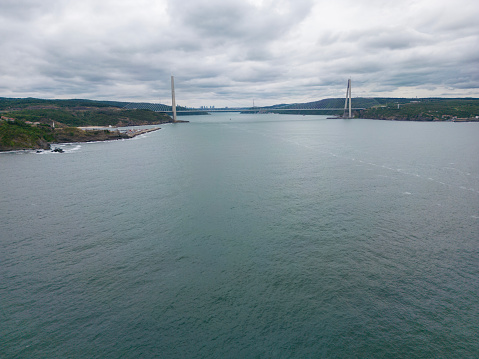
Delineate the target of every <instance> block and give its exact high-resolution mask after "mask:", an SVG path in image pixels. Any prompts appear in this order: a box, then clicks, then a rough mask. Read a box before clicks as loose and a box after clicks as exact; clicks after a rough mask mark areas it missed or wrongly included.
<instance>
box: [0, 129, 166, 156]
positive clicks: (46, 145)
mask: <svg viewBox="0 0 479 359" xmlns="http://www.w3.org/2000/svg"><path fill="white" fill-rule="evenodd" d="M160 129H161V127H155V128H143V129H128V130H126V131H124V132H122V131H120V130H118V129H115V130H110V129H107V128H105V127H102V126H89V127H88V129H83V128H81V127H72V128H68V129H58V130H56V132H57V133H56V136H55V138H54V139H53V140H52V141H46V140H44V139H39V140H37V141H36V142H35V143H31V144H29V145H24V144H23V145H11V146H3V147H1V146H0V152H12V151H29V150H44V151H49V150H51V151H54V150H55V148H53V147H52V146H54V145H61V144H66V143H88V142H104V141H114V140H126V139H131V138H134V137H136V136H139V135H143V134H146V133H150V132H154V131H157V130H160Z"/></svg>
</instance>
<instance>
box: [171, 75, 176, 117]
mask: <svg viewBox="0 0 479 359" xmlns="http://www.w3.org/2000/svg"><path fill="white" fill-rule="evenodd" d="M171 110H172V111H173V122H176V99H175V77H174V76H173V75H171Z"/></svg>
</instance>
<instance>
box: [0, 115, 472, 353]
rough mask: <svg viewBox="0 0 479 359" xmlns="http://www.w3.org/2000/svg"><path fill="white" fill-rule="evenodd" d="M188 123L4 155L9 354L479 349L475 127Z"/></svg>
mask: <svg viewBox="0 0 479 359" xmlns="http://www.w3.org/2000/svg"><path fill="white" fill-rule="evenodd" d="M187 119H189V120H190V123H178V124H170V125H163V126H162V127H163V128H162V129H161V130H159V131H156V132H152V133H149V134H147V135H143V136H139V137H136V138H134V139H131V140H123V141H113V142H103V143H88V144H87V143H83V144H67V145H61V147H62V148H63V149H64V150H65V153H51V152H47V151H46V152H43V153H36V152H35V151H24V152H11V153H2V154H0V183H1V192H0V201H1V205H0V218H1V221H0V357H2V358H87V357H102V358H152V357H164V358H204V357H213V358H239V357H259V358H262V357H272V358H290V357H298V358H299V357H301V358H302V357H310V358H313V357H334V358H351V357H357V358H384V357H402V358H412V357H415V358H431V357H435V358H441V357H442V358H466V357H469V358H472V357H479V346H478V345H477V343H479V330H478V318H479V304H478V303H479V281H478V277H479V245H478V244H479V160H478V159H477V154H478V153H479V141H477V139H478V138H479V123H418V122H391V121H374V120H365V119H351V120H342V119H336V120H334V119H333V120H332V119H326V117H325V116H294V115H271V114H268V115H251V114H250V115H243V114H236V113H226V114H213V115H209V116H192V117H190V118H187Z"/></svg>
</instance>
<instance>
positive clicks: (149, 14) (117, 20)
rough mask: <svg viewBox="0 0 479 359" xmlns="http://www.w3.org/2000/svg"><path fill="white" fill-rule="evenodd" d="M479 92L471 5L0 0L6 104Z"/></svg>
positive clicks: (259, 101) (363, 0) (195, 103)
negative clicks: (172, 85)
mask: <svg viewBox="0 0 479 359" xmlns="http://www.w3.org/2000/svg"><path fill="white" fill-rule="evenodd" d="M171 75H174V76H175V88H176V102H177V104H179V105H182V106H190V107H199V106H216V107H224V106H226V107H235V106H252V104H253V101H254V103H255V105H256V106H268V105H273V104H279V103H297V102H310V101H316V100H320V99H324V98H331V97H344V96H345V94H346V87H347V81H348V78H351V79H352V96H353V97H416V96H417V97H433V96H440V97H479V1H477V0H454V1H451V0H394V1H390V0H334V1H333V0H324V1H323V0H276V1H273V0H81V1H79V0H74V1H73V0H0V97H36V98H47V99H54V98H55V99H62V98H63V99H69V98H85V99H94V100H116V101H134V102H153V103H164V104H171V94H170V78H171Z"/></svg>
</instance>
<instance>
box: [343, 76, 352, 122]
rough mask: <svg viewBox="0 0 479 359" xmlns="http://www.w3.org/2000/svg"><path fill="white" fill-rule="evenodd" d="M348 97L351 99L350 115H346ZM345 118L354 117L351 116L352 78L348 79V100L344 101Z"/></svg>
mask: <svg viewBox="0 0 479 359" xmlns="http://www.w3.org/2000/svg"><path fill="white" fill-rule="evenodd" d="M348 99H349V116H347V117H346V110H347V108H348ZM343 118H352V117H351V79H349V80H348V88H347V90H346V100H345V101H344V112H343Z"/></svg>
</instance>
